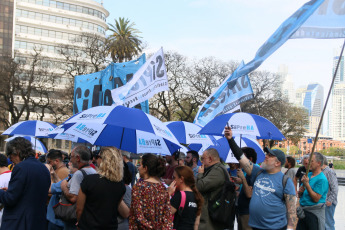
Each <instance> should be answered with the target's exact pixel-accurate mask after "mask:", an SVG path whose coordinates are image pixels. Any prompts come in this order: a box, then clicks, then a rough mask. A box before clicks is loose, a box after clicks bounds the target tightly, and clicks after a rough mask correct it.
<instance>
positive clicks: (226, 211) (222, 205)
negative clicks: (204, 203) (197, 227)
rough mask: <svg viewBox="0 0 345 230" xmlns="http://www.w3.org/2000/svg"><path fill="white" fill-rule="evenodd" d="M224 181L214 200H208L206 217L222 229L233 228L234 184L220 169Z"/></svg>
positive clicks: (226, 173)
mask: <svg viewBox="0 0 345 230" xmlns="http://www.w3.org/2000/svg"><path fill="white" fill-rule="evenodd" d="M221 169H222V171H223V173H224V175H225V178H227V179H226V181H224V184H223V188H222V191H220V193H218V194H217V196H216V197H215V199H212V200H211V199H209V200H208V207H207V209H208V215H209V216H210V219H211V220H212V221H214V222H217V223H220V224H222V225H224V228H230V229H231V228H233V225H234V221H235V200H236V191H235V188H236V186H235V183H233V182H232V181H230V178H229V175H228V172H227V171H226V170H224V169H223V168H221Z"/></svg>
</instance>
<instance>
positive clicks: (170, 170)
mask: <svg viewBox="0 0 345 230" xmlns="http://www.w3.org/2000/svg"><path fill="white" fill-rule="evenodd" d="M179 157H180V152H179V151H176V152H174V153H173V154H172V155H171V156H168V155H167V156H166V157H165V159H166V160H167V163H168V164H169V165H168V166H167V167H166V172H165V175H164V176H163V177H162V178H163V181H164V182H165V183H166V184H167V185H170V184H171V182H173V174H174V171H175V168H176V167H177V166H178V159H179Z"/></svg>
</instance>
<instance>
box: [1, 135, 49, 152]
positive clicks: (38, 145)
mask: <svg viewBox="0 0 345 230" xmlns="http://www.w3.org/2000/svg"><path fill="white" fill-rule="evenodd" d="M16 137H23V138H25V139H26V140H28V141H30V142H31V144H32V148H33V150H35V152H36V153H37V152H40V153H42V154H45V153H46V152H47V149H46V147H45V146H44V144H43V143H42V142H41V141H40V140H37V139H36V138H34V137H32V136H22V135H15V136H13V137H10V138H7V139H5V141H6V142H8V141H11V140H13V139H14V138H16Z"/></svg>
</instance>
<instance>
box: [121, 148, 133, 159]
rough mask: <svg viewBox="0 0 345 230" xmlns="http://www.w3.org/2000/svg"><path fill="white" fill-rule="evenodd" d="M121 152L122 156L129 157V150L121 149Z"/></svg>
mask: <svg viewBox="0 0 345 230" xmlns="http://www.w3.org/2000/svg"><path fill="white" fill-rule="evenodd" d="M121 154H122V156H125V157H127V158H128V159H130V158H131V154H130V152H128V151H124V150H121Z"/></svg>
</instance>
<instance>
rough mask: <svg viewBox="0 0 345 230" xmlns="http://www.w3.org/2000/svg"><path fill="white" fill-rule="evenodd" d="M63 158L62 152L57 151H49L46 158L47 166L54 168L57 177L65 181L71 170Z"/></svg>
mask: <svg viewBox="0 0 345 230" xmlns="http://www.w3.org/2000/svg"><path fill="white" fill-rule="evenodd" d="M62 156H63V154H62V151H60V150H57V149H51V150H49V152H48V153H47V156H46V161H47V164H49V165H51V166H52V167H53V169H54V171H55V173H56V175H57V176H58V177H59V178H60V180H63V179H65V178H66V177H68V174H69V170H68V168H67V167H66V165H65V163H64V162H63V159H62Z"/></svg>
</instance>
